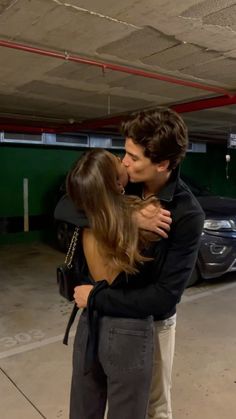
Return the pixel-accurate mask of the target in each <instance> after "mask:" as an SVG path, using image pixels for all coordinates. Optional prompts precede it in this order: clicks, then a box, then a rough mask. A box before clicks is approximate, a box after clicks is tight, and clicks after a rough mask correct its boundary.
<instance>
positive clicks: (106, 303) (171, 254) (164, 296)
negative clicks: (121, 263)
mask: <svg viewBox="0 0 236 419" xmlns="http://www.w3.org/2000/svg"><path fill="white" fill-rule="evenodd" d="M132 186H133V187H132ZM128 193H132V194H135V195H139V196H141V195H142V185H140V184H139V185H137V184H133V185H129V190H128ZM158 198H159V199H160V201H161V203H162V205H163V207H165V208H166V209H167V210H169V211H170V212H171V217H172V224H171V230H170V233H169V237H168V239H161V240H160V241H159V242H156V243H152V244H151V245H150V246H149V248H148V249H147V250H146V251H145V255H146V256H150V257H152V258H153V260H152V261H150V262H145V263H144V264H143V265H140V269H139V274H137V275H126V274H124V273H121V274H120V275H118V277H117V278H116V279H115V281H114V282H113V284H112V285H111V286H110V287H108V288H106V289H103V290H102V291H101V292H100V293H98V294H97V295H96V298H95V303H94V308H95V309H97V310H98V311H99V312H100V314H103V315H107V316H122V317H134V318H140V317H146V316H149V315H153V316H154V318H155V320H162V319H166V318H168V317H170V316H171V315H173V314H174V313H175V312H176V304H177V303H178V302H179V301H180V299H181V296H182V293H183V291H184V288H185V286H186V284H187V282H188V279H189V277H190V275H191V273H192V271H193V268H194V265H195V263H196V258H197V254H198V249H199V245H200V237H201V233H202V228H203V222H204V213H203V211H202V209H201V207H200V205H199V203H198V201H197V200H196V198H195V197H194V196H193V194H192V193H191V191H190V190H189V188H188V187H187V185H185V183H184V182H183V181H182V180H181V179H180V178H179V169H176V170H174V171H173V172H172V174H171V177H170V179H169V181H168V183H167V184H166V186H165V187H164V188H163V189H162V190H161V192H160V194H159V195H158Z"/></svg>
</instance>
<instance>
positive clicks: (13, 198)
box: [0, 144, 83, 243]
mask: <svg viewBox="0 0 236 419" xmlns="http://www.w3.org/2000/svg"><path fill="white" fill-rule="evenodd" d="M82 151H83V150H81V151H80V150H75V149H71V148H70V149H68V148H61V149H58V148H55V147H54V148H52V147H51V148H49V147H47V148H46V147H42V146H41V147H38V146H16V145H11V146H9V145H5V144H4V145H1V146H0V196H1V205H0V218H1V217H13V216H22V217H23V214H24V209H23V179H24V178H28V180H29V215H41V214H42V215H44V214H48V215H51V216H52V217H53V210H54V208H55V204H56V202H57V199H58V191H59V187H60V185H61V183H62V181H63V179H64V178H65V175H66V173H67V171H68V170H69V168H70V167H71V165H72V164H73V162H74V161H75V160H76V159H77V158H78V157H79V156H80V154H81V153H82ZM48 237H50V232H48V231H42V232H40V233H39V232H36V231H32V232H29V233H23V232H22V233H14V234H13V233H11V234H1V235H0V243H11V242H16V241H17V242H20V241H34V240H38V239H39V238H40V239H46V240H47V239H48Z"/></svg>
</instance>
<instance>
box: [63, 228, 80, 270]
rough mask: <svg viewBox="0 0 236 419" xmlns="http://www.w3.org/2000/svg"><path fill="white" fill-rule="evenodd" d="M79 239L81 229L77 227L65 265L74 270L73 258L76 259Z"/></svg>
mask: <svg viewBox="0 0 236 419" xmlns="http://www.w3.org/2000/svg"><path fill="white" fill-rule="evenodd" d="M78 237H79V227H75V231H74V233H73V236H72V239H71V242H70V246H69V249H68V252H67V254H66V258H65V264H66V266H67V267H68V268H69V269H71V268H72V260H73V257H74V253H75V249H76V245H77V241H78Z"/></svg>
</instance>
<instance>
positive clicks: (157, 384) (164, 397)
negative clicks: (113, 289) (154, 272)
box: [147, 315, 176, 419]
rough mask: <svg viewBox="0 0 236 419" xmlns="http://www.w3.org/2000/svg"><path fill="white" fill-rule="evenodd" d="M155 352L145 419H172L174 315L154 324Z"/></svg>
mask: <svg viewBox="0 0 236 419" xmlns="http://www.w3.org/2000/svg"><path fill="white" fill-rule="evenodd" d="M154 324H155V340H154V345H155V351H154V364H153V376H152V384H151V392H150V399H149V407H148V415H147V419H172V409H171V375H172V365H173V358H174V350H175V329H176V315H174V316H172V317H170V318H169V319H167V320H162V321H156V322H155V323H154Z"/></svg>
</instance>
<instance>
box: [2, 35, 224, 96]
mask: <svg viewBox="0 0 236 419" xmlns="http://www.w3.org/2000/svg"><path fill="white" fill-rule="evenodd" d="M0 46H2V47H5V48H11V49H16V50H20V51H25V52H29V53H32V54H38V55H43V56H47V57H53V58H59V59H62V60H65V61H72V62H76V63H80V64H87V65H92V66H96V67H100V68H101V69H102V70H103V71H105V70H106V69H109V70H113V71H118V72H123V73H127V74H132V75H135V76H140V77H146V78H149V79H156V80H161V81H164V82H167V83H174V84H178V85H181V86H185V87H192V88H196V89H200V90H206V91H208V92H212V93H221V94H223V95H226V96H229V97H230V96H232V93H230V92H228V91H227V90H225V89H223V88H222V87H217V86H209V85H206V84H202V83H198V82H193V81H190V80H181V79H178V78H175V77H172V76H166V75H164V74H158V73H152V72H148V71H144V70H140V69H136V68H132V67H127V66H123V65H118V64H111V63H106V62H102V61H97V60H90V59H88V58H83V57H79V56H75V55H71V54H69V53H68V52H65V53H61V52H57V51H51V50H47V49H42V48H36V47H32V46H29V45H25V44H19V43H16V42H11V41H5V40H0Z"/></svg>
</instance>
